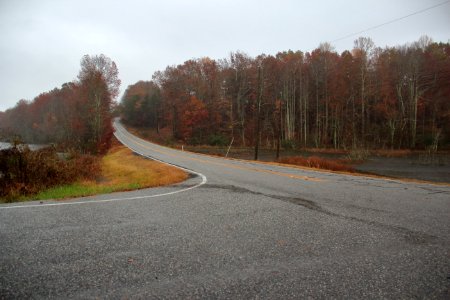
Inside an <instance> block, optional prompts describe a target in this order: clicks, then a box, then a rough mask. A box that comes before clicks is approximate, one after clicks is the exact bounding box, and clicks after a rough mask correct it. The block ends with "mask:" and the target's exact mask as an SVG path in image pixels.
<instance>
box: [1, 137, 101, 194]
mask: <svg viewBox="0 0 450 300" xmlns="http://www.w3.org/2000/svg"><path fill="white" fill-rule="evenodd" d="M99 173H100V164H99V161H98V158H97V157H95V156H92V155H79V154H73V155H70V158H69V159H62V158H60V157H59V156H58V154H57V152H56V150H55V149H54V148H52V147H48V148H44V149H40V150H37V151H31V150H30V149H28V147H26V146H23V145H19V146H14V147H12V148H10V149H6V150H2V151H0V198H1V199H3V200H6V201H7V202H9V201H12V200H15V199H17V198H20V196H24V195H32V194H35V193H38V192H39V191H41V190H43V189H46V188H49V187H53V186H56V185H61V184H68V183H72V182H75V181H77V180H79V179H94V178H95V177H96V176H98V174H99Z"/></svg>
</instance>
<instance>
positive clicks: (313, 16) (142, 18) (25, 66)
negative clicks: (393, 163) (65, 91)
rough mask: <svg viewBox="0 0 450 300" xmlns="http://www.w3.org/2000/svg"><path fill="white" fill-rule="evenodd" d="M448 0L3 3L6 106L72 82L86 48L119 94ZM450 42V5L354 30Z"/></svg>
mask: <svg viewBox="0 0 450 300" xmlns="http://www.w3.org/2000/svg"><path fill="white" fill-rule="evenodd" d="M444 1H445V0H373V1H364V0H348V1H332V0H317V1H313V0H311V1H301V0H270V1H269V0H189V1H188V0H186V1H182V0H164V1H163V0H161V1H156V0H155V1H151V0H148V1H135V0H126V1H125V0H124V1H112V0H110V1H95V0H76V1H63V0H61V1H58V0H54V1H51V0H27V1H24V0H0V111H4V110H5V109H7V108H10V107H13V106H14V105H15V103H16V102H17V101H18V100H20V99H28V100H32V99H33V98H34V97H36V96H37V95H39V94H40V93H42V92H46V91H49V90H51V89H53V88H54V87H60V86H61V85H62V84H63V83H65V82H68V81H72V80H75V79H76V76H77V74H78V71H79V69H80V66H79V63H80V59H81V57H82V56H83V55H84V54H100V53H104V54H105V55H107V56H109V57H110V58H111V59H112V60H114V61H115V62H116V63H117V66H118V68H119V72H120V78H121V80H122V87H121V90H122V91H124V90H125V88H126V87H127V86H128V85H130V84H133V83H135V82H136V81H138V80H150V79H151V76H152V74H153V73H154V72H155V71H157V70H163V69H165V67H166V66H168V65H176V64H181V63H183V62H184V61H186V60H188V59H190V58H199V57H204V56H209V57H211V58H214V59H219V58H225V57H227V56H228V55H229V53H230V52H232V51H236V50H240V51H243V52H246V53H248V54H249V55H251V56H256V55H258V54H261V53H265V54H276V53H277V52H278V51H283V50H289V49H292V50H302V51H304V52H306V51H311V50H313V49H314V48H316V47H317V46H318V45H319V43H321V42H326V41H328V42H331V41H334V40H336V39H339V38H341V37H344V36H347V35H349V34H351V33H354V32H359V31H361V30H364V29H367V28H370V27H373V26H377V25H380V24H383V23H385V22H388V21H391V20H394V19H396V18H400V17H403V16H406V15H408V14H411V13H414V12H416V11H420V10H422V9H424V8H427V7H430V6H433V5H436V4H439V3H442V2H444ZM423 34H427V35H428V36H430V37H432V38H433V40H434V41H437V42H439V41H442V42H448V41H449V39H450V3H449V2H447V3H446V4H445V5H442V6H439V7H437V8H434V9H430V10H427V11H425V12H423V13H419V14H416V15H413V16H410V17H407V18H405V19H402V20H400V21H398V22H394V23H392V24H388V25H384V26H381V27H379V28H376V29H373V30H370V31H367V32H364V33H361V34H359V35H355V36H352V37H349V38H346V39H342V40H339V41H336V42H334V43H332V45H333V46H335V48H336V50H337V51H338V52H342V51H343V50H346V49H348V50H350V49H351V48H352V47H353V40H355V39H356V38H357V37H358V36H368V37H371V38H372V39H373V41H374V42H375V44H376V46H381V47H385V46H395V45H399V44H404V43H406V42H413V41H415V40H417V39H418V38H419V37H420V36H421V35H423Z"/></svg>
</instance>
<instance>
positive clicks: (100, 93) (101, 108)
mask: <svg viewBox="0 0 450 300" xmlns="http://www.w3.org/2000/svg"><path fill="white" fill-rule="evenodd" d="M119 85H120V80H119V79H118V71H117V67H116V65H115V63H114V62H113V61H111V59H109V58H107V57H106V56H104V55H99V56H88V55H86V56H84V57H83V58H82V60H81V70H80V73H79V75H78V81H75V82H70V83H65V84H63V85H62V87H61V88H55V89H53V90H52V91H50V92H46V93H42V94H41V95H39V96H37V97H36V98H35V99H34V100H33V101H26V100H20V101H19V102H18V103H17V105H16V106H15V107H14V108H12V109H9V110H7V111H6V112H4V113H2V114H1V115H0V128H1V129H3V130H6V131H8V132H9V133H10V134H12V135H18V136H20V137H21V139H22V140H23V141H25V142H27V143H38V144H50V143H52V144H56V145H57V146H58V148H62V149H72V150H75V151H78V152H81V153H91V154H103V153H105V152H106V151H107V150H108V148H109V146H110V142H111V137H112V135H113V128H112V114H111V106H112V104H113V100H114V98H115V97H117V94H118V91H119V90H118V89H119Z"/></svg>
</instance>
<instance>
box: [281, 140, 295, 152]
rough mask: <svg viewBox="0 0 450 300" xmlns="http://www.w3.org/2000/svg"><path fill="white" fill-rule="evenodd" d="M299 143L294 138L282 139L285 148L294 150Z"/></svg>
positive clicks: (282, 145)
mask: <svg viewBox="0 0 450 300" xmlns="http://www.w3.org/2000/svg"><path fill="white" fill-rule="evenodd" d="M296 146H297V144H296V143H295V141H294V140H282V141H281V147H283V149H285V150H293V149H295V148H296Z"/></svg>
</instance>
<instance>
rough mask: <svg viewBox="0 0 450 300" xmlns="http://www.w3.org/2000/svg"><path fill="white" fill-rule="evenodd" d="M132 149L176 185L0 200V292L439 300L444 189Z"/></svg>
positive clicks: (447, 267)
mask: <svg viewBox="0 0 450 300" xmlns="http://www.w3.org/2000/svg"><path fill="white" fill-rule="evenodd" d="M115 128H116V133H115V134H116V137H117V138H118V139H119V140H120V141H121V142H122V143H123V144H125V145H126V146H128V147H130V148H131V149H133V150H134V151H135V152H136V153H139V154H141V155H144V156H149V157H152V158H154V159H158V160H161V161H164V162H168V163H171V164H174V165H176V166H180V167H182V168H185V169H188V170H191V171H192V176H191V178H190V179H189V180H187V181H186V182H183V183H181V184H178V185H174V186H169V187H161V188H156V189H144V190H139V191H133V192H125V193H115V194H109V195H101V196H95V197H88V198H80V199H72V200H68V201H45V202H44V203H42V204H41V203H39V202H27V203H18V204H17V203H16V204H7V205H0V252H1V255H0V299H1V298H28V297H33V298H95V297H100V298H120V299H123V298H197V297H199V298H231V299H235V298H257V297H258V298H267V299H274V298H280V299H287V298H304V297H307V296H310V297H314V298H325V297H327V298H330V297H334V298H336V297H337V298H366V297H368V298H381V297H387V298H399V297H401V298H411V297H421V298H423V297H427V298H428V297H429V298H448V297H449V296H450V295H449V288H450V279H449V276H450V259H449V257H450V256H449V255H450V234H449V233H450V196H449V195H450V187H449V186H444V185H441V186H439V185H431V184H423V183H412V182H402V181H398V180H388V179H380V178H369V177H361V176H351V175H342V174H333V173H327V172H315V171H310V170H302V169H297V168H288V167H282V166H276V165H268V164H261V163H256V162H250V161H239V160H228V159H223V158H218V157H209V156H205V155H199V154H194V153H189V152H181V151H177V150H174V149H169V148H166V147H162V146H158V145H155V144H153V143H149V142H146V141H143V140H141V139H139V138H137V137H135V136H133V135H131V134H130V133H128V132H127V131H126V130H125V129H124V128H123V127H122V125H121V124H120V123H119V122H116V123H115Z"/></svg>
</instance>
